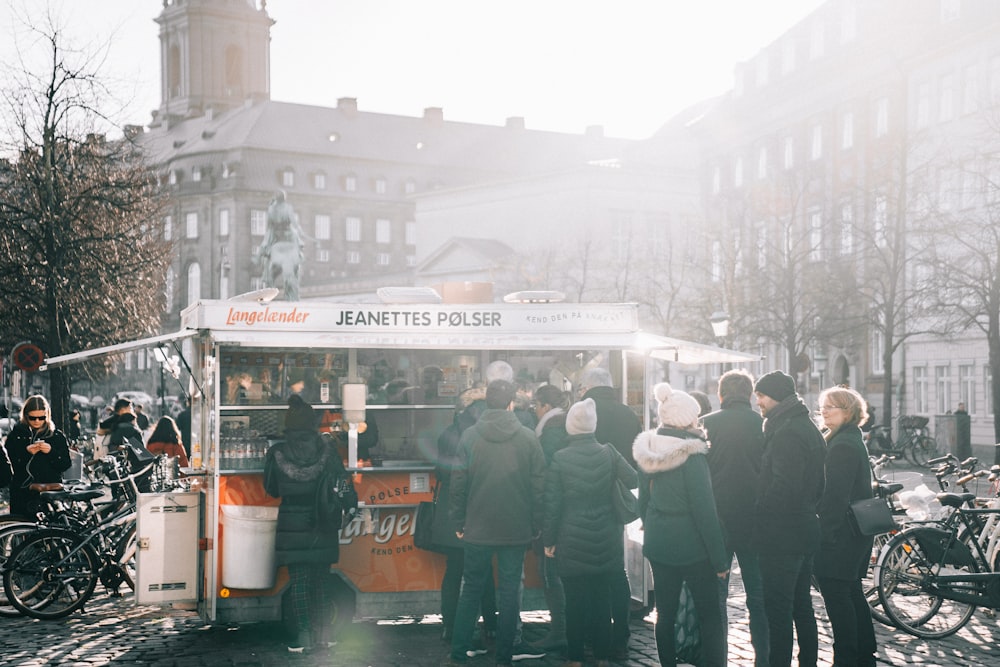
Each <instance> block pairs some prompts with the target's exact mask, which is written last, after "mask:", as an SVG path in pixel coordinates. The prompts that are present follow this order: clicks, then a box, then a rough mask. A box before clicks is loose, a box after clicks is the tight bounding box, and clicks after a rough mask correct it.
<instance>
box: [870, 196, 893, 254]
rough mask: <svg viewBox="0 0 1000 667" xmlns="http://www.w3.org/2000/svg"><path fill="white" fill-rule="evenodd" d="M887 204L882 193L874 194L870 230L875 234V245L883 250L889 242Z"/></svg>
mask: <svg viewBox="0 0 1000 667" xmlns="http://www.w3.org/2000/svg"><path fill="white" fill-rule="evenodd" d="M888 206H889V202H888V201H887V199H886V196H885V194H884V193H881V192H879V193H876V195H875V205H874V207H873V211H872V228H873V231H874V232H875V245H877V246H878V247H880V248H884V247H885V246H886V244H887V243H888V241H889V238H888V234H889V208H888Z"/></svg>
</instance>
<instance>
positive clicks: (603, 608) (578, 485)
mask: <svg viewBox="0 0 1000 667" xmlns="http://www.w3.org/2000/svg"><path fill="white" fill-rule="evenodd" d="M596 428H597V408H596V406H595V405H594V401H593V399H590V398H587V399H584V400H582V401H580V402H579V403H576V404H574V405H573V406H572V407H571V408H570V409H569V412H568V413H567V415H566V433H567V439H566V447H564V448H563V449H560V450H559V451H557V452H556V453H555V455H554V456H553V459H552V464H551V465H550V466H549V470H548V474H547V477H546V482H545V520H544V524H543V529H542V539H543V540H544V543H545V555H546V556H547V557H548V558H555V559H556V564H557V569H558V571H559V576H560V578H561V579H562V583H563V589H564V590H565V595H566V640H567V644H568V647H567V655H568V657H569V662H568V663H567V664H568V665H582V664H583V659H584V653H583V652H584V641H585V639H586V638H587V637H588V635H589V636H590V637H591V638H592V640H593V645H594V656H595V657H596V658H597V659H598V665H602V664H607V661H608V660H609V659H610V658H611V650H612V647H611V590H612V589H611V584H612V581H613V578H614V577H615V575H616V573H617V572H618V571H620V570H622V569H623V568H624V566H625V564H624V557H623V553H622V549H621V534H622V524H621V523H620V522H619V521H618V518H617V516H616V514H615V508H614V504H613V501H612V492H613V491H614V490H615V489H614V483H615V479H621V480H622V481H623V482H624V483H625V484H626V485H627V486H628V487H629V488H632V487H634V486H635V485H636V473H635V470H634V469H633V468H632V466H630V465H629V464H628V463H627V462H626V461H625V459H624V458H622V456H621V455H620V454H619V453H618V451H617V450H616V449H615V448H614V447H612V446H610V445H602V444H601V443H599V442H598V441H597V438H595V437H594V431H595V429H596ZM600 489H606V491H604V492H600V491H599V490H600ZM588 622H592V623H593V624H592V625H591V626H590V627H588Z"/></svg>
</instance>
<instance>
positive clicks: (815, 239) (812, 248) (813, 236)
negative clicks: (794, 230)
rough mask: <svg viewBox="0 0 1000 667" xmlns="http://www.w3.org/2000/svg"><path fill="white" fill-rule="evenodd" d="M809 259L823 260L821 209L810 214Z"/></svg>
mask: <svg viewBox="0 0 1000 667" xmlns="http://www.w3.org/2000/svg"><path fill="white" fill-rule="evenodd" d="M809 259H811V260H812V261H814V262H818V261H820V260H822V259H823V213H822V212H821V211H819V209H813V210H812V211H810V212H809Z"/></svg>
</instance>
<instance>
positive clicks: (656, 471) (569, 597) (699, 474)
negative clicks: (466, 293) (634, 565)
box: [435, 362, 876, 667]
mask: <svg viewBox="0 0 1000 667" xmlns="http://www.w3.org/2000/svg"><path fill="white" fill-rule="evenodd" d="M504 366H506V368H504ZM509 368H510V367H509V365H507V364H505V363H504V362H498V363H497V362H495V363H494V365H491V367H490V369H488V371H487V379H488V380H489V383H488V385H487V387H486V389H485V396H483V397H482V398H481V399H479V400H478V401H473V402H468V403H467V404H465V405H464V406H463V407H462V408H461V409H460V410H459V411H458V412H457V413H456V416H455V424H454V425H453V426H452V427H451V428H450V429H449V431H446V433H445V434H443V435H442V437H441V439H440V440H439V449H440V458H439V468H438V475H439V481H440V484H441V487H442V488H439V490H438V491H439V496H438V503H439V507H440V508H443V509H444V511H442V510H440V509H439V511H438V513H437V515H436V526H435V541H438V538H440V540H441V541H442V542H443V541H445V540H447V542H448V545H449V546H448V548H447V550H446V553H447V554H448V571H447V572H446V575H445V581H444V582H443V585H442V616H443V620H444V626H445V631H444V638H445V639H447V640H448V641H449V642H450V646H451V650H450V659H449V664H451V665H458V664H464V663H465V662H466V660H467V659H468V658H470V657H474V656H476V655H479V654H481V653H484V652H485V647H484V643H483V639H487V638H490V639H492V638H494V637H493V633H495V642H496V664H497V665H507V664H511V663H512V662H514V661H516V660H519V659H523V658H529V657H541V655H544V653H545V651H554V652H560V653H564V654H565V655H566V657H567V658H568V662H567V663H566V664H567V667H580V666H581V665H582V664H583V661H584V656H585V650H586V648H587V646H586V645H587V644H589V648H590V649H591V650H592V652H593V656H594V657H595V658H596V659H597V661H598V665H605V664H610V661H612V660H623V659H627V656H628V615H629V611H630V594H629V588H628V580H627V578H626V575H625V569H624V560H623V551H624V550H623V546H624V545H623V530H622V523H621V521H620V520H619V519H618V518H617V514H616V510H615V503H614V501H613V495H614V488H615V485H616V484H618V483H619V482H620V483H621V484H623V485H624V486H627V487H630V488H633V489H634V488H636V487H638V510H639V515H640V518H641V519H642V528H643V535H644V539H643V555H644V556H645V557H646V558H647V559H648V561H649V563H650V566H651V570H652V573H653V587H654V595H655V601H656V608H657V618H658V621H657V624H656V629H655V637H656V644H657V652H658V656H659V660H660V663H661V664H662V665H674V664H677V657H676V649H677V647H676V646H675V627H674V626H675V621H676V619H677V613H678V608H679V606H680V600H681V595H682V588H683V587H684V586H686V587H687V590H688V594H689V595H690V598H691V600H692V602H693V605H694V608H695V610H696V613H697V618H698V625H699V629H700V640H701V646H700V651H701V658H700V660H699V663H698V664H701V665H710V666H723V665H726V664H728V662H727V661H728V651H727V637H728V630H727V627H728V620H727V613H726V606H727V605H726V598H727V596H728V587H729V574H730V568H731V565H732V563H733V558H734V557H735V558H736V560H737V561H738V563H739V568H740V573H741V579H742V582H743V586H744V588H745V591H746V598H747V608H748V611H749V615H750V634H751V642H752V644H753V647H754V651H755V665H757V667H762V666H764V665H772V666H778V665H781V666H785V665H790V664H791V661H792V655H793V649H794V644H795V640H796V637H797V643H798V656H797V658H798V664H799V665H801V666H809V665H816V662H817V658H818V651H819V640H818V630H817V622H816V617H815V613H814V610H813V606H812V598H811V594H810V586H811V585H812V581H813V578H814V577H815V581H816V582H818V586H819V589H820V593H821V594H822V597H823V601H824V604H825V606H826V611H827V615H828V617H829V619H830V624H831V626H832V630H833V637H834V647H833V649H834V664H835V665H860V666H869V665H874V664H875V651H876V644H875V634H874V628H873V625H872V620H871V614H870V610H869V607H868V603H867V601H866V599H865V596H864V593H863V590H862V585H861V581H862V579H863V577H864V575H865V571H866V569H867V565H868V561H869V557H870V554H871V548H872V538H871V537H865V536H861V535H858V534H856V533H855V532H854V531H853V529H852V526H851V524H850V522H849V520H848V506H849V504H850V503H851V502H853V501H855V500H859V499H863V498H868V497H871V495H872V489H871V470H870V466H869V462H868V454H867V449H866V447H865V445H864V442H863V439H862V432H861V428H860V425H861V424H863V423H865V421H866V420H867V419H868V414H867V411H866V405H867V404H866V403H865V401H864V399H863V398H862V397H861V396H860V394H858V393H857V392H856V391H854V390H852V389H850V388H847V387H843V386H838V387H833V388H830V389H827V390H825V391H823V392H822V393H821V394H820V408H819V416H820V420H819V421H820V423H819V424H818V425H817V423H816V421H814V419H813V416H812V414H811V413H810V409H809V407H808V406H807V405H806V404H805V402H804V401H803V400H802V398H801V397H800V396H799V395H798V393H797V392H796V389H795V382H794V380H793V378H792V377H791V376H789V375H788V374H786V373H783V372H781V371H775V372H771V373H768V374H766V375H764V376H762V377H760V378H759V379H757V381H756V382H755V381H754V378H753V376H752V375H750V374H749V373H748V372H746V371H744V370H731V371H728V372H726V373H725V374H723V376H722V377H721V378H720V381H719V391H718V398H719V401H720V406H721V407H720V409H718V410H716V411H714V412H713V411H711V408H710V405H709V406H707V407H706V406H705V405H704V401H703V402H699V401H698V400H696V398H695V397H694V396H692V395H691V394H688V393H686V392H683V391H678V390H676V389H674V388H672V387H671V386H670V385H669V384H667V383H660V384H658V385H656V387H655V388H654V394H655V398H656V401H657V418H658V422H659V423H658V425H657V427H656V428H655V429H652V430H649V431H642V428H641V425H640V422H639V419H638V418H637V417H636V415H635V414H634V413H633V412H632V411H631V409H629V408H628V407H627V406H625V405H624V404H622V403H621V401H620V400H618V398H617V392H616V391H615V389H614V388H613V387H612V384H611V377H610V374H608V373H607V371H604V370H603V369H599V368H598V369H592V370H591V371H588V372H586V373H585V374H584V375H583V376H582V378H581V380H580V384H581V386H580V388H579V399H580V400H578V401H577V402H575V403H573V404H572V405H570V400H569V396H568V394H567V392H564V391H562V389H561V388H557V387H554V386H550V385H543V386H541V387H539V388H538V389H536V390H535V391H534V393H533V399H532V403H531V405H530V407H531V411H530V412H529V413H528V414H524V413H525V412H526V411H524V410H518V409H517V406H518V401H516V400H515V399H516V393H517V388H516V386H515V385H514V384H513V383H512V381H511V380H512V372H511V371H510V370H509ZM754 404H756V406H757V407H758V408H759V412H758V411H757V410H755V409H754ZM603 489H607V491H606V492H604V491H603ZM442 515H444V518H442ZM531 548H534V550H535V553H536V555H537V556H539V560H540V569H539V575H540V578H541V580H542V582H543V585H544V593H545V600H546V603H547V605H548V607H549V610H550V613H551V624H550V629H549V634H548V636H546V637H545V638H544V639H543V640H542V641H540V642H537V643H535V644H534V645H526V644H525V643H524V642H523V641H522V640H521V637H520V627H519V620H518V619H519V610H520V597H521V586H522V579H523V571H522V567H523V563H524V555H525V551H526V550H528V549H531ZM494 559H495V560H496V570H497V571H496V573H495V574H494V571H493V565H492V562H493V560H494ZM494 577H495V578H496V587H497V588H496V592H495V594H494V591H493V589H492V583H493V580H494ZM494 609H496V611H497V613H496V614H494ZM480 615H482V617H483V621H484V630H483V638H482V639H480V638H477V637H476V636H475V627H476V623H477V619H478V618H479V616H480Z"/></svg>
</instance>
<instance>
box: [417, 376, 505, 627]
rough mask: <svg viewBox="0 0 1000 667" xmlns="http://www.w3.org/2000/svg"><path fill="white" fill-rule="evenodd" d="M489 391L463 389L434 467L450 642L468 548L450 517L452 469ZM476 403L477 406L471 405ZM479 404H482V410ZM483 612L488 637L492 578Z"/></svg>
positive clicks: (493, 608) (493, 613)
mask: <svg viewBox="0 0 1000 667" xmlns="http://www.w3.org/2000/svg"><path fill="white" fill-rule="evenodd" d="M485 396H486V392H485V390H484V389H483V388H472V389H468V390H466V391H464V392H462V394H461V395H459V397H458V401H459V405H458V410H456V412H455V416H454V417H453V418H452V423H451V424H450V425H449V426H448V428H446V429H445V430H444V431H443V432H442V433H441V435H440V436H439V437H438V441H437V446H438V452H437V460H436V462H435V467H434V479H435V481H436V483H437V489H436V492H437V495H436V500H437V508H436V509H435V511H434V522H433V524H432V527H431V539H432V541H433V543H434V545H435V547H436V548H437V549H438V550H440V552H441V553H443V554H444V555H445V558H446V561H445V568H444V576H443V577H442V578H441V624H442V625H443V626H444V629H443V630H442V632H441V638H442V639H444V640H445V641H448V642H450V641H451V638H452V630H453V629H454V626H455V610H456V609H457V608H458V596H459V593H460V592H461V590H462V571H463V569H464V568H465V548H464V546H463V545H462V541H461V540H460V539H458V536H457V535H455V531H454V529H453V528H452V525H451V520H450V519H449V517H448V506H449V504H450V502H451V501H450V499H451V471H452V470H454V469H455V466H456V465H458V463H459V458H458V445H459V443H460V442H461V440H462V434H463V433H464V432H465V431H466V429H468V428H469V427H470V426H473V425H474V424H475V423H476V421H477V420H478V419H479V415H481V414H482V412H483V411H485V410H486V400H485ZM473 405H476V406H477V407H476V408H473V407H472V406H473ZM478 406H482V407H481V409H480V408H478ZM480 611H481V612H482V615H483V635H484V641H483V642H482V644H483V646H485V644H486V641H485V638H493V637H495V636H496V629H497V600H496V588H495V587H494V586H493V578H492V577H489V578H487V579H486V581H485V584H484V587H483V596H482V598H481V599H480Z"/></svg>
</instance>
